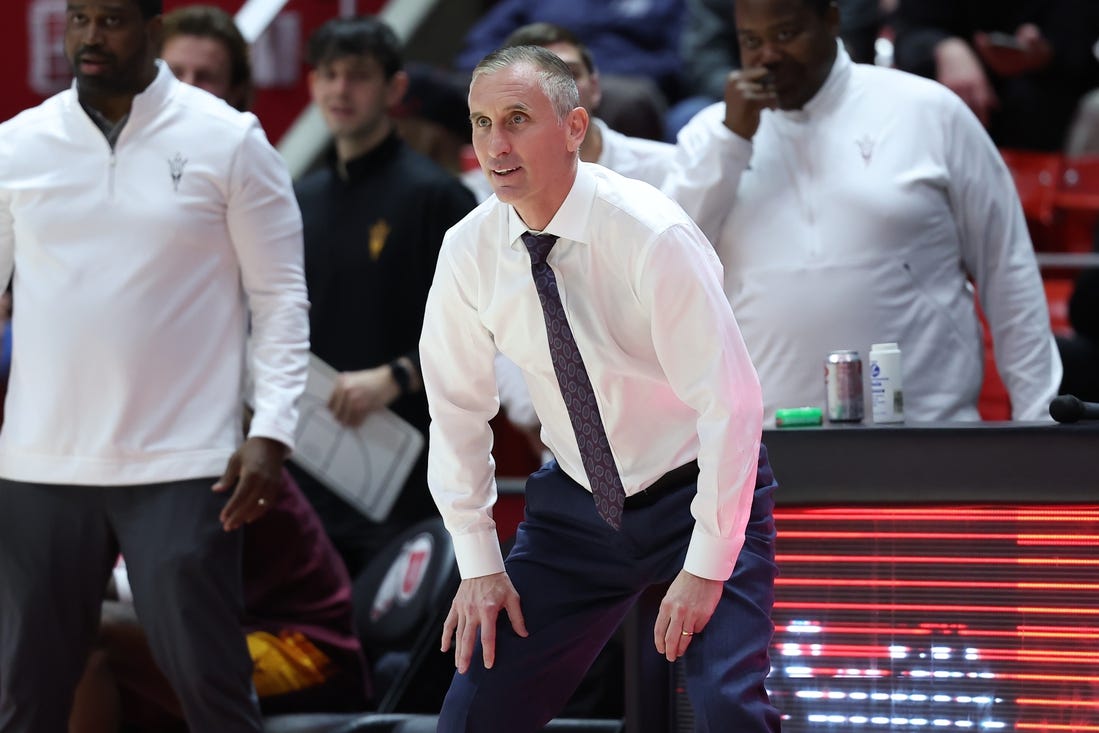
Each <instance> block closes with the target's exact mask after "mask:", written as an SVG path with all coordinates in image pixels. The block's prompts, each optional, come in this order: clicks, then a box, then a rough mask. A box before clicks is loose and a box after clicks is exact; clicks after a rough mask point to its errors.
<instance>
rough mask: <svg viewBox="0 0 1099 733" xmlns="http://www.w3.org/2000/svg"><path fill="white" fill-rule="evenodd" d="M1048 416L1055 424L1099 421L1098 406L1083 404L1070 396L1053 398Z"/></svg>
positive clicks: (1088, 403)
mask: <svg viewBox="0 0 1099 733" xmlns="http://www.w3.org/2000/svg"><path fill="white" fill-rule="evenodd" d="M1049 416H1050V417H1052V418H1053V419H1054V420H1056V421H1057V422H1076V421H1077V420H1099V404H1096V403H1094V402H1084V401H1083V400H1079V399H1077V398H1075V397H1073V396H1072V395H1070V394H1063V395H1060V396H1058V397H1054V398H1053V401H1052V402H1050V403H1049Z"/></svg>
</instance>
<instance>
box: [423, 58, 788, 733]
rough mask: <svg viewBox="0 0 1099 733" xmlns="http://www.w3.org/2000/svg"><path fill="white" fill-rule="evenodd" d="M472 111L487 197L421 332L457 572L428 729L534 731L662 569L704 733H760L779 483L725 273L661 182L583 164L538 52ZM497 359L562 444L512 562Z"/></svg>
mask: <svg viewBox="0 0 1099 733" xmlns="http://www.w3.org/2000/svg"><path fill="white" fill-rule="evenodd" d="M469 104H470V120H471V122H472V124H473V142H474V147H475V149H476V152H477V157H478V160H479V161H480V163H481V166H482V168H483V170H484V171H485V174H486V175H487V176H488V177H489V180H490V181H491V182H492V185H493V188H494V189H495V191H496V197H497V198H496V199H494V200H490V201H488V202H486V203H484V204H482V205H481V206H480V207H478V208H477V209H475V210H474V211H473V212H472V213H471V214H469V216H467V217H466V218H465V219H463V220H462V221H461V222H459V223H458V224H457V225H455V226H454V227H453V228H452V229H451V230H450V231H449V232H448V233H447V237H446V239H445V240H444V243H443V248H442V251H441V253H440V257H439V265H438V269H437V271H436V274H435V280H434V283H433V285H432V290H431V293H430V295H429V298H428V306H427V314H426V318H425V323H424V333H423V337H422V340H421V343H420V350H421V356H422V366H423V376H424V384H425V389H426V391H427V395H428V402H429V406H430V410H431V417H432V423H431V440H430V449H429V450H430V452H429V460H428V463H429V466H428V482H429V485H430V487H431V490H432V494H433V496H434V497H435V500H436V502H437V503H438V505H439V509H440V511H441V513H442V515H443V519H444V521H445V522H446V525H447V528H448V529H449V530H450V532H451V534H452V535H453V537H454V545H455V554H456V556H457V560H458V565H459V569H460V571H461V575H462V582H461V585H460V587H459V589H458V592H457V594H456V596H455V599H454V602H453V604H452V607H451V610H450V614H449V615H448V617H447V620H446V622H445V624H444V628H443V638H442V648H443V650H444V651H446V650H449V649H450V648H451V647H452V646H453V647H454V649H455V662H456V666H457V673H456V674H455V677H454V681H453V683H452V685H451V689H450V692H449V694H448V696H447V699H446V701H445V703H444V705H443V710H442V712H441V715H440V724H439V730H440V731H443V732H444V733H449V732H454V731H476V733H492V732H494V731H499V732H500V733H504V732H506V733H525V732H527V731H536V730H540V729H541V727H542V726H543V725H544V724H545V723H546V722H547V721H548V720H550V719H551V718H552V717H553V716H554V715H555V714H556V712H557V711H558V710H559V709H560V708H561V707H562V706H563V705H564V704H565V702H566V701H567V699H568V697H569V695H570V694H571V693H572V691H573V690H574V689H575V687H576V684H577V683H578V682H579V680H580V679H581V677H582V676H583V674H584V672H585V670H586V669H587V668H588V666H589V665H590V664H591V662H592V660H593V659H594V658H595V656H596V655H597V654H598V652H599V650H600V648H601V647H602V646H603V644H605V643H606V641H607V639H608V638H609V637H610V635H611V634H612V633H613V632H614V630H615V628H616V627H617V626H618V624H619V622H620V621H621V620H622V618H623V616H624V615H625V614H626V612H627V611H628V609H629V608H630V607H631V606H632V604H633V602H634V601H635V600H636V599H637V597H638V595H639V594H640V593H641V592H642V591H643V590H644V589H645V588H647V587H648V586H650V585H652V584H658V583H668V582H670V583H671V585H670V587H669V588H668V590H667V593H666V595H665V597H664V600H663V602H662V603H661V607H660V612H659V615H658V618H657V620H656V624H655V627H654V631H653V637H654V643H655V645H656V648H657V650H658V651H659V652H660V653H661V654H663V655H665V656H666V657H667V658H668V659H669V660H673V661H674V660H675V659H677V658H679V657H680V656H685V657H686V662H687V664H686V669H687V674H688V693H689V695H690V699H691V701H692V703H693V705H694V707H695V714H696V716H697V718H698V720H700V721H702V725H703V728H702V729H704V730H737V731H743V732H745V733H747V732H756V731H760V732H762V731H777V730H778V726H779V723H778V714H777V712H776V711H775V709H774V708H773V707H772V706H771V705H770V703H769V701H768V699H767V693H766V690H765V689H764V679H765V678H766V676H767V673H768V670H769V667H770V665H769V661H768V655H767V651H768V646H769V642H770V638H771V634H772V623H771V620H770V610H771V606H772V604H773V584H774V574H775V565H774V523H773V519H772V516H771V515H772V508H773V498H772V492H773V490H774V487H775V484H774V480H773V477H772V475H771V470H770V467H769V465H768V463H767V458H766V451H765V450H764V449H763V447H762V446H761V445H760V435H761V425H762V404H761V399H760V392H759V382H758V379H757V377H756V375H755V370H754V369H753V368H752V365H751V362H750V360H749V359H748V355H747V352H746V350H745V348H744V344H743V342H742V340H741V338H740V334H739V331H738V329H737V325H736V322H735V321H734V319H733V313H732V311H731V309H730V308H729V304H728V302H727V300H726V299H725V297H724V294H723V293H722V290H721V267H720V264H719V263H718V261H717V258H716V256H715V255H714V253H713V251H712V248H711V247H710V245H709V244H708V242H707V241H706V239H705V237H703V236H702V234H701V232H699V230H698V228H697V227H696V226H695V225H694V223H693V222H691V220H690V219H689V218H688V217H687V216H686V215H685V214H684V213H683V211H682V210H681V209H680V208H679V207H678V206H676V205H675V204H674V203H672V202H671V201H669V200H668V199H667V198H666V197H664V196H663V195H661V194H660V193H659V192H658V191H656V190H655V189H653V188H652V187H651V186H649V185H647V184H645V183H641V182H638V181H633V180H630V179H627V178H623V177H622V176H619V175H617V174H615V173H613V172H610V171H608V170H606V169H605V168H602V167H599V166H594V165H590V164H586V163H581V162H580V161H579V155H578V152H579V148H580V144H581V142H582V141H583V139H584V134H585V131H586V129H587V126H588V119H589V118H588V114H587V112H586V111H585V110H584V109H583V108H582V107H580V106H579V99H578V94H577V90H576V84H575V82H574V80H573V78H572V73H571V71H570V70H569V68H568V66H567V65H565V64H564V63H563V62H562V61H561V59H560V58H559V57H558V56H556V55H555V54H553V53H551V52H549V51H547V50H545V49H542V48H537V47H532V46H520V47H514V48H509V49H504V50H501V51H497V52H495V53H493V54H490V55H489V56H488V57H486V58H485V59H484V60H483V61H482V62H481V63H480V64H479V65H478V67H477V69H476V70H475V71H474V73H473V81H472V84H471V86H470V96H469ZM497 350H499V351H500V352H501V353H503V354H504V355H505V356H507V357H509V358H510V359H512V360H513V361H514V362H515V363H516V364H518V365H519V366H520V368H521V369H522V370H523V374H524V377H525V378H526V381H527V386H528V387H529V388H530V391H531V395H532V397H533V401H534V405H535V408H536V410H537V411H538V416H539V418H540V420H541V422H542V438H543V441H544V443H545V444H546V445H547V446H548V447H549V449H550V450H551V451H552V452H553V455H554V456H555V460H554V461H551V462H550V463H548V464H547V465H546V466H544V467H543V468H542V469H541V470H539V471H538V472H536V473H535V474H534V475H532V476H531V478H530V479H529V481H528V482H527V487H526V504H527V507H526V519H525V520H524V522H523V523H522V524H521V525H520V527H519V530H518V534H517V538H516V543H515V547H514V549H513V550H512V552H511V553H510V555H509V556H508V559H507V561H506V562H505V561H504V560H503V559H502V557H501V553H500V548H499V544H498V541H497V538H496V532H495V526H494V523H493V520H492V507H493V504H494V502H495V498H496V488H495V481H494V478H493V462H492V459H491V456H490V449H491V447H492V437H491V432H490V429H489V425H488V421H489V420H490V419H491V418H492V417H493V415H495V414H496V411H497V409H498V401H497V395H496V385H495V379H494V370H493V362H494V356H495V354H496V352H497ZM578 436H581V437H580V438H579V439H578ZM500 611H504V612H505V614H506V617H505V616H502V615H500ZM706 726H709V727H706Z"/></svg>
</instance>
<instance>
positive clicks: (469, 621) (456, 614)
mask: <svg viewBox="0 0 1099 733" xmlns="http://www.w3.org/2000/svg"><path fill="white" fill-rule="evenodd" d="M501 610H503V611H506V612H507V614H508V620H510V621H511V628H512V630H514V631H515V633H516V634H518V635H519V636H522V637H526V636H527V627H526V623H525V621H524V620H523V611H522V610H521V609H520V607H519V593H518V592H516V590H515V586H513V585H512V584H511V579H510V578H508V575H507V573H496V574H495V575H485V576H483V577H480V578H466V579H465V580H463V581H462V583H461V585H459V586H458V592H457V593H455V594H454V601H453V602H452V603H451V604H450V613H448V614H447V617H446V621H445V622H444V623H443V640H442V645H441V647H440V649H441V650H442V651H443V652H448V651H450V642H451V639H453V640H454V666H455V667H457V669H458V672H459V673H461V674H465V673H466V672H467V671H468V670H469V664H470V661H471V660H472V658H473V649H474V648H475V646H476V644H477V631H478V629H480V632H481V647H482V656H483V661H484V664H485V668H486V669H492V665H493V664H495V662H496V619H497V617H498V616H499V615H500V611H501Z"/></svg>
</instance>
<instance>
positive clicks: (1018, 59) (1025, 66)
mask: <svg viewBox="0 0 1099 733" xmlns="http://www.w3.org/2000/svg"><path fill="white" fill-rule="evenodd" d="M973 46H974V47H975V48H976V49H977V53H979V54H980V56H981V59H982V60H983V61H984V62H985V63H986V64H988V68H990V69H992V71H993V73H995V74H997V75H998V76H1002V77H1005V78H1011V77H1015V76H1021V75H1023V74H1027V73H1029V72H1031V71H1038V70H1040V69H1044V68H1045V67H1046V66H1048V65H1049V63H1050V62H1051V61H1052V60H1053V47H1052V46H1050V44H1049V41H1047V40H1046V38H1045V36H1043V35H1042V31H1041V30H1040V29H1039V28H1038V26H1036V25H1034V24H1033V23H1025V24H1023V25H1021V26H1019V28H1018V29H1017V30H1016V31H1015V35H1014V43H1013V44H1010V45H1005V44H1002V43H996V42H995V40H994V38H993V37H991V36H990V35H989V34H988V33H976V34H975V35H974V36H973Z"/></svg>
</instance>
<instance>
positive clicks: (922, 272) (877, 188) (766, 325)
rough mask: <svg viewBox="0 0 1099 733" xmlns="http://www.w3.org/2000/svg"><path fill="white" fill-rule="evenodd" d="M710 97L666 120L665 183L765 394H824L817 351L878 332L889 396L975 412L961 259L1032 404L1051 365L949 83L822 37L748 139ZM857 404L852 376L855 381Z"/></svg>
mask: <svg viewBox="0 0 1099 733" xmlns="http://www.w3.org/2000/svg"><path fill="white" fill-rule="evenodd" d="M724 114H725V105H724V103H718V104H716V105H713V106H711V107H709V108H707V109H705V110H703V111H702V112H701V113H699V115H698V116H696V117H695V118H694V119H693V120H692V121H691V122H690V123H689V124H688V125H687V127H685V128H684V129H683V130H682V132H681V133H680V137H679V147H680V158H679V159H678V162H677V166H676V173H674V174H673V175H672V176H671V178H670V180H669V182H668V183H667V184H666V185H665V191H666V192H667V193H669V194H670V195H671V196H672V197H673V198H675V199H676V200H677V201H679V203H680V204H681V205H682V206H683V207H684V208H685V209H686V210H687V213H689V214H690V215H691V216H692V217H694V219H695V220H696V221H697V222H698V224H699V226H701V227H702V230H703V231H704V232H705V233H706V235H707V236H708V237H709V238H710V241H712V242H713V243H714V246H715V247H716V248H717V251H718V255H719V256H720V257H721V261H722V263H723V264H724V266H725V290H726V294H727V295H728V296H729V300H730V302H731V304H732V306H733V313H734V314H735V315H736V318H737V322H738V323H739V324H740V328H741V331H742V332H743V334H744V340H745V342H746V343H747V345H748V351H749V353H751V355H752V359H753V361H754V362H755V365H756V368H757V369H758V371H759V377H760V381H761V382H762V384H763V398H764V404H765V407H766V415H767V419H768V420H769V421H770V420H773V418H774V412H775V409H776V408H782V407H798V406H801V405H820V406H824V403H825V385H824V359H825V357H826V355H827V354H828V352H830V351H833V350H836V349H857V350H858V351H859V352H860V353H861V355H862V357H863V360H864V371H866V368H867V367H868V366H869V365H868V364H866V363H865V362H866V357H867V353H868V351H869V349H870V346H871V344H873V343H876V342H887V341H896V342H898V343H899V344H900V347H901V350H902V368H903V372H904V398H905V413H906V415H907V417H908V418H910V419H913V420H976V419H978V418H979V415H978V413H977V398H978V395H979V393H980V389H981V383H982V379H983V367H984V349H983V346H982V339H981V328H980V324H979V322H978V320H977V314H976V310H975V307H974V291H973V287H972V286H971V285H970V282H969V279H968V278H969V276H972V278H973V279H974V280H975V281H976V290H977V294H978V295H979V296H980V302H981V306H982V307H983V309H984V312H985V314H986V315H987V318H988V322H989V324H990V326H991V329H992V336H993V343H994V346H995V352H996V362H997V366H998V368H999V371H1000V375H1001V376H1002V377H1003V380H1004V383H1005V384H1006V386H1007V389H1008V392H1009V393H1010V396H1011V403H1012V411H1013V416H1014V418H1015V419H1022V420H1037V419H1048V412H1047V410H1048V406H1049V402H1050V400H1051V399H1052V398H1053V397H1054V396H1055V395H1056V394H1057V388H1058V386H1059V384H1060V381H1061V361H1060V357H1059V356H1058V354H1057V348H1056V345H1055V343H1054V340H1053V336H1052V334H1051V332H1050V325H1049V314H1048V310H1047V306H1046V300H1045V292H1044V289H1043V287H1042V282H1041V278H1040V275H1039V273H1038V267H1037V263H1036V261H1035V257H1034V252H1033V249H1032V246H1031V242H1030V237H1029V235H1028V233H1027V229H1026V222H1025V220H1024V218H1023V214H1022V210H1021V208H1020V205H1019V200H1018V196H1017V195H1016V192H1015V187H1014V184H1013V182H1012V179H1011V175H1010V174H1009V172H1008V170H1007V168H1006V167H1005V165H1004V163H1003V160H1002V159H1001V157H1000V155H999V153H998V152H997V150H996V148H995V147H994V146H993V144H992V142H991V140H990V139H989V137H988V135H987V134H986V133H985V132H984V130H983V129H982V128H981V126H980V123H979V122H978V121H977V119H976V118H975V117H974V116H973V115H972V113H970V111H969V110H968V109H967V108H966V107H965V105H964V104H963V103H962V102H961V100H959V99H958V98H957V97H956V96H954V95H953V94H952V93H950V92H949V91H947V90H946V88H945V87H942V86H940V85H938V84H936V83H935V82H931V81H928V80H925V79H920V78H918V77H916V76H912V75H910V74H905V73H902V72H899V71H894V70H890V69H881V68H877V67H873V66H864V65H858V64H853V63H852V62H851V60H850V58H849V57H848V56H847V54H846V53H845V52H844V51H843V50H842V48H841V49H840V50H839V56H838V58H837V60H836V63H835V66H834V67H833V69H832V71H831V74H830V76H829V77H828V79H827V81H826V82H825V84H824V86H823V87H822V88H821V90H820V91H819V92H818V93H817V94H816V95H815V96H814V98H813V99H812V100H810V101H809V103H808V104H807V105H806V106H805V108H804V109H803V110H798V111H789V112H783V111H770V110H767V111H764V113H763V115H762V120H761V123H760V126H759V130H758V131H757V133H756V135H755V137H754V138H753V140H752V141H748V140H745V139H743V138H741V137H739V136H737V135H735V134H733V133H732V132H730V131H729V130H728V129H727V128H726V127H725V126H724V124H723V119H724ZM865 396H866V400H867V415H869V414H870V412H869V398H870V394H869V388H866V389H865Z"/></svg>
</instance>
